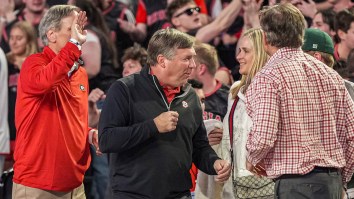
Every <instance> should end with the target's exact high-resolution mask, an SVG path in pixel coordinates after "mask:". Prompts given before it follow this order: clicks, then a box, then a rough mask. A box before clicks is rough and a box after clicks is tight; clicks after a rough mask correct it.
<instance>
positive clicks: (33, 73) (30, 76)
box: [19, 42, 81, 94]
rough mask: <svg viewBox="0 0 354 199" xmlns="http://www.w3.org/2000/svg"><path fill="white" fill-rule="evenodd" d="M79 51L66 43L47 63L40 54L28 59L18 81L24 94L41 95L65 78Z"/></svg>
mask: <svg viewBox="0 0 354 199" xmlns="http://www.w3.org/2000/svg"><path fill="white" fill-rule="evenodd" d="M80 55H81V51H80V50H79V49H78V48H77V47H76V46H75V45H74V44H72V43H70V42H68V43H67V44H66V45H65V46H64V48H62V49H61V50H60V52H59V53H58V54H57V55H56V56H55V58H54V59H53V60H51V61H50V62H49V63H48V62H47V60H45V59H43V56H41V55H40V54H34V55H31V56H30V57H28V58H27V59H26V60H25V61H24V63H23V65H22V69H21V73H20V79H19V81H21V86H22V89H23V91H24V92H26V93H31V94H42V93H45V92H47V91H48V90H50V89H52V88H53V87H55V86H56V84H58V83H59V82H60V81H61V80H62V79H64V78H66V77H67V75H68V72H69V70H70V68H71V67H72V65H73V64H74V62H75V61H76V60H78V59H79V57H80Z"/></svg>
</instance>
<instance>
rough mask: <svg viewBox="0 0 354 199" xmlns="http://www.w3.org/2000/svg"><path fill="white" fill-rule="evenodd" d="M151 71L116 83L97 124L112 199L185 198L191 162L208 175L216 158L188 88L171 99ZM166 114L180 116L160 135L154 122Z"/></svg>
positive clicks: (212, 171)
mask: <svg viewBox="0 0 354 199" xmlns="http://www.w3.org/2000/svg"><path fill="white" fill-rule="evenodd" d="M149 70H150V67H144V68H143V70H142V71H141V72H140V73H136V74H133V75H130V76H128V77H125V78H122V79H120V80H118V81H117V82H115V83H114V84H113V85H112V86H111V88H110V89H109V91H108V94H107V97H106V99H105V104H104V105H103V109H102V113H101V118H100V123H99V125H98V126H99V142H100V149H101V150H102V152H106V153H110V155H111V157H110V162H111V164H110V167H111V168H110V170H111V186H112V189H113V190H112V191H113V198H114V199H118V198H119V199H120V198H124V199H130V198H155V199H165V198H179V197H182V196H185V195H187V194H190V192H189V189H190V187H191V176H190V174H189V169H190V168H191V165H192V161H193V162H194V163H195V164H196V166H197V167H198V168H199V169H201V170H202V171H204V172H205V173H208V174H210V175H215V174H216V173H215V170H214V168H213V164H214V162H215V160H217V159H218V157H217V155H216V154H215V152H214V151H213V149H212V148H211V147H210V145H209V143H208V140H207V137H206V130H205V127H204V123H203V118H202V110H201V106H200V102H199V98H198V96H197V95H196V93H195V92H194V90H193V89H191V87H190V85H189V84H187V85H186V86H184V87H182V88H181V90H180V92H179V93H177V94H176V95H175V97H174V98H173V99H172V101H170V102H168V100H167V97H166V95H165V93H164V91H163V88H162V87H161V86H160V83H159V81H158V80H157V78H156V76H153V75H151V74H149ZM166 111H177V112H178V114H179V117H178V124H177V128H176V129H175V130H174V131H172V132H169V133H159V132H158V130H157V127H156V125H155V123H154V121H153V119H154V118H155V117H157V116H158V115H160V114H161V113H163V112H166Z"/></svg>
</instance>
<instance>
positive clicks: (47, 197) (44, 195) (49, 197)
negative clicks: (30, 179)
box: [12, 183, 86, 199]
mask: <svg viewBox="0 0 354 199" xmlns="http://www.w3.org/2000/svg"><path fill="white" fill-rule="evenodd" d="M12 199H86V196H85V189H84V185H83V184H81V186H79V187H78V188H76V189H74V190H73V191H69V192H60V191H47V190H42V189H36V188H32V187H28V186H24V185H21V184H16V183H13V186H12Z"/></svg>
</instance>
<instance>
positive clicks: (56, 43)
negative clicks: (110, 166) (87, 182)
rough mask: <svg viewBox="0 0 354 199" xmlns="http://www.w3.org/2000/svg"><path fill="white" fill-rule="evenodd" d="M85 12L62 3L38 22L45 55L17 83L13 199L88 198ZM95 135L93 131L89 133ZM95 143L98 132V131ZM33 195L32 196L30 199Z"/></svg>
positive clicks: (33, 58) (35, 57)
mask: <svg viewBox="0 0 354 199" xmlns="http://www.w3.org/2000/svg"><path fill="white" fill-rule="evenodd" d="M86 21H87V18H86V13H85V12H82V11H80V12H78V9H77V7H75V6H68V5H58V6H54V7H52V8H50V9H49V11H48V12H47V14H46V15H45V16H44V17H43V19H42V20H41V22H40V26H39V30H40V37H41V39H42V40H43V43H44V44H45V46H46V47H45V48H44V49H43V52H42V53H38V54H34V55H31V56H29V57H28V58H27V59H26V60H25V62H24V63H23V66H22V70H21V73H20V77H19V80H18V93H17V102H16V111H15V114H16V115H15V118H16V119H15V120H16V122H15V123H16V129H17V140H16V148H15V154H14V159H15V164H14V178H13V181H14V184H13V198H15V199H21V198H27V197H28V195H29V194H30V195H31V198H85V193H84V187H83V184H82V182H83V178H84V173H85V171H86V170H87V168H88V167H89V163H90V151H89V142H88V137H92V136H88V134H89V130H88V123H87V122H88V110H87V109H88V99H87V96H88V94H87V92H88V90H89V89H88V78H87V74H86V71H85V69H84V68H83V67H80V61H79V56H80V55H81V45H82V44H83V43H84V42H85V41H86V31H85V30H84V24H85V23H86ZM90 132H91V133H92V132H93V131H92V130H91V131H90ZM94 138H95V139H94V141H96V143H97V133H94ZM32 196H33V197H32Z"/></svg>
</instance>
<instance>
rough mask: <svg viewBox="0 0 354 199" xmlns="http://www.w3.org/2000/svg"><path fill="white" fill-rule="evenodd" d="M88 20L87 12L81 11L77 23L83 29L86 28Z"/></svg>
mask: <svg viewBox="0 0 354 199" xmlns="http://www.w3.org/2000/svg"><path fill="white" fill-rule="evenodd" d="M86 22H87V17H86V12H85V11H80V12H79V14H78V16H77V22H76V23H77V24H78V25H79V26H80V28H81V30H83V29H84V27H85V24H86Z"/></svg>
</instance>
